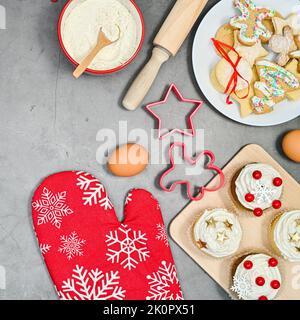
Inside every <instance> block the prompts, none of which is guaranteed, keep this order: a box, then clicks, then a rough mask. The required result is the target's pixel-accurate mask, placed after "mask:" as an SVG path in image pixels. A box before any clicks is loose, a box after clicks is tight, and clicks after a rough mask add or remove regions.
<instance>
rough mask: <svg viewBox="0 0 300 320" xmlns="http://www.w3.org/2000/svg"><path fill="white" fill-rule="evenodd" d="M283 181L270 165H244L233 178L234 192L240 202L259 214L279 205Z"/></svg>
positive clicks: (277, 207)
mask: <svg viewBox="0 0 300 320" xmlns="http://www.w3.org/2000/svg"><path fill="white" fill-rule="evenodd" d="M282 189H283V181H282V178H281V176H280V174H279V173H278V172H277V171H276V170H275V169H274V168H273V167H272V166H270V165H268V164H263V163H254V164H249V165H247V166H245V167H244V168H243V169H242V171H241V172H240V174H239V176H238V177H237V179H236V180H235V193H236V196H237V198H238V200H239V202H240V204H241V205H242V206H243V207H245V208H247V209H249V210H252V211H253V213H254V215H256V216H261V215H262V214H263V210H265V209H267V208H270V207H273V208H274V209H279V208H280V207H281V201H280V197H281V194H282Z"/></svg>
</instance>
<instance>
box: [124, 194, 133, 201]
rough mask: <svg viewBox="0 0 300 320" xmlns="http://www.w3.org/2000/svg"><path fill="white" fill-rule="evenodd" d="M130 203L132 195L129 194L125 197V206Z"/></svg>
mask: <svg viewBox="0 0 300 320" xmlns="http://www.w3.org/2000/svg"><path fill="white" fill-rule="evenodd" d="M131 201H132V193H131V192H129V193H128V195H127V197H126V200H125V204H128V203H129V202H131Z"/></svg>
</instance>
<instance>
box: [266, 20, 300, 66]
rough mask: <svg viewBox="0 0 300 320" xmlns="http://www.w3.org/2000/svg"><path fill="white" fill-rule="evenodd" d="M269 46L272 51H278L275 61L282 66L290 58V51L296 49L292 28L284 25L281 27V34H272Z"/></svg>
mask: <svg viewBox="0 0 300 320" xmlns="http://www.w3.org/2000/svg"><path fill="white" fill-rule="evenodd" d="M269 46H270V49H271V50H272V51H273V52H275V53H278V56H277V58H276V63H277V64H279V65H280V66H282V67H284V66H285V65H286V64H287V63H288V62H289V60H290V53H291V52H293V51H295V50H297V49H298V48H297V45H296V43H295V40H294V35H293V30H292V28H291V27H289V26H286V27H284V28H283V35H279V34H275V35H273V36H272V38H271V39H270V42H269Z"/></svg>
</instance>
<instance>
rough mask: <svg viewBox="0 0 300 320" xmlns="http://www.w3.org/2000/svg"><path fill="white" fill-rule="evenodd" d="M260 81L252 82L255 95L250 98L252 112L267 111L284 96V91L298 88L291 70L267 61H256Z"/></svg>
mask: <svg viewBox="0 0 300 320" xmlns="http://www.w3.org/2000/svg"><path fill="white" fill-rule="evenodd" d="M256 67H257V72H258V76H259V78H260V81H257V82H256V83H255V84H254V90H255V96H254V97H253V98H252V106H253V112H254V113H257V114H263V113H268V112H271V111H272V110H273V107H274V105H275V104H276V103H278V102H280V101H282V100H284V99H285V98H286V93H287V92H290V91H294V90H296V89H298V88H299V86H300V85H299V81H298V79H297V77H295V76H294V75H293V74H292V73H291V72H289V71H287V70H286V69H284V68H282V67H281V66H279V65H277V64H275V63H273V62H271V61H268V60H259V61H257V62H256Z"/></svg>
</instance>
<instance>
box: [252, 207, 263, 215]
mask: <svg viewBox="0 0 300 320" xmlns="http://www.w3.org/2000/svg"><path fill="white" fill-rule="evenodd" d="M253 213H254V215H255V216H256V217H261V216H262V215H263V210H262V209H261V208H255V209H254V210H253Z"/></svg>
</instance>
